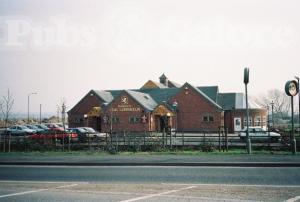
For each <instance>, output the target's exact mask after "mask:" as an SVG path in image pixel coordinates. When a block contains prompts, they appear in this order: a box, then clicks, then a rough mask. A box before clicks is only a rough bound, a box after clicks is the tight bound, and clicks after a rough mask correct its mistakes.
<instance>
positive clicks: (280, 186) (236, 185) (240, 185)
mask: <svg viewBox="0 0 300 202" xmlns="http://www.w3.org/2000/svg"><path fill="white" fill-rule="evenodd" d="M161 184H163V185H178V186H216V185H218V186H224V187H268V188H284V187H286V188H299V187H300V185H267V184H205V183H204V184H185V183H183V184H181V183H161Z"/></svg>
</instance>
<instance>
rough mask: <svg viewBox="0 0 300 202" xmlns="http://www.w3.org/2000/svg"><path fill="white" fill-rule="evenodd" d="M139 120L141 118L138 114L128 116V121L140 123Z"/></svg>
mask: <svg viewBox="0 0 300 202" xmlns="http://www.w3.org/2000/svg"><path fill="white" fill-rule="evenodd" d="M140 122H141V118H140V117H138V116H131V117H129V123H140Z"/></svg>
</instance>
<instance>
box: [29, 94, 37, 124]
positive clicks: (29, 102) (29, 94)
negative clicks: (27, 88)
mask: <svg viewBox="0 0 300 202" xmlns="http://www.w3.org/2000/svg"><path fill="white" fill-rule="evenodd" d="M36 94H37V93H29V94H28V100H27V104H28V106H27V107H28V108H27V123H28V124H29V106H30V102H29V101H30V95H36Z"/></svg>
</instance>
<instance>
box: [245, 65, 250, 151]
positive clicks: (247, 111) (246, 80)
mask: <svg viewBox="0 0 300 202" xmlns="http://www.w3.org/2000/svg"><path fill="white" fill-rule="evenodd" d="M248 83H249V68H248V67H246V68H245V69H244V84H245V94H246V113H247V130H246V137H247V153H248V154H251V140H250V137H249V107H248V88H247V85H248Z"/></svg>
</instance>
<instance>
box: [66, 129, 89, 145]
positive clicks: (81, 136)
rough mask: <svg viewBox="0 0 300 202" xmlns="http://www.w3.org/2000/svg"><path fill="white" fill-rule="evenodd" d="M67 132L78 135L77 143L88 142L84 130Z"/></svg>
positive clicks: (86, 132)
mask: <svg viewBox="0 0 300 202" xmlns="http://www.w3.org/2000/svg"><path fill="white" fill-rule="evenodd" d="M68 130H69V131H71V132H73V133H76V134H77V135H78V140H79V142H87V141H88V131H87V130H85V129H84V128H69V129H68Z"/></svg>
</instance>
